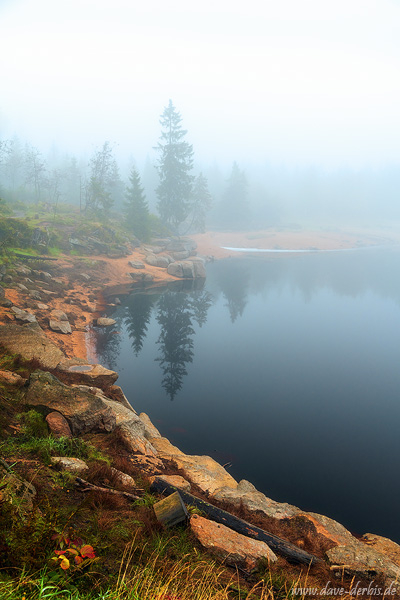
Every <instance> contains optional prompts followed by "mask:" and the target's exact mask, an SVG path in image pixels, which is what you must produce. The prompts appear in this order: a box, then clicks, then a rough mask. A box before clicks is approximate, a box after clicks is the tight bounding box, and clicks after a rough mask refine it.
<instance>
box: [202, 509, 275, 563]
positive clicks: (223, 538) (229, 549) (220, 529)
mask: <svg viewBox="0 0 400 600" xmlns="http://www.w3.org/2000/svg"><path fill="white" fill-rule="evenodd" d="M190 528H191V530H192V531H193V533H194V535H195V536H196V538H197V540H198V541H199V542H200V544H201V545H202V546H203V548H205V549H206V550H207V552H209V553H210V554H211V555H212V556H215V557H216V558H217V559H218V560H221V561H223V562H224V563H226V564H227V565H232V566H238V567H241V568H244V569H246V571H252V570H253V569H255V568H257V566H258V565H259V564H260V562H261V561H264V560H267V561H268V562H270V563H273V562H276V561H277V560H278V559H277V557H276V556H275V554H274V553H273V552H272V550H271V549H270V548H269V546H267V544H266V543H265V542H260V541H259V540H253V539H251V538H248V537H246V536H244V535H241V534H240V533H236V531H232V529H229V528H228V527H226V526H225V525H222V524H219V523H214V521H209V520H208V519H205V518H204V517H200V516H199V515H192V517H191V518H190Z"/></svg>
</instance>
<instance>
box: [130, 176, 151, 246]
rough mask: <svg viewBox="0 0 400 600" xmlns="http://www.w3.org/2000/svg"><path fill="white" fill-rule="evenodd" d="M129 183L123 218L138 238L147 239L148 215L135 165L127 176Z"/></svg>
mask: <svg viewBox="0 0 400 600" xmlns="http://www.w3.org/2000/svg"><path fill="white" fill-rule="evenodd" d="M129 181H130V183H131V185H130V187H128V188H127V190H126V195H125V198H126V202H125V206H124V208H125V218H126V225H127V227H128V229H129V230H130V231H132V232H133V233H134V234H135V235H136V237H137V238H139V240H141V241H142V242H146V241H148V239H149V238H150V215H149V207H148V204H147V201H146V196H145V193H144V189H143V187H142V184H141V181H140V176H139V173H138V172H137V170H136V169H135V167H132V171H131V174H130V177H129Z"/></svg>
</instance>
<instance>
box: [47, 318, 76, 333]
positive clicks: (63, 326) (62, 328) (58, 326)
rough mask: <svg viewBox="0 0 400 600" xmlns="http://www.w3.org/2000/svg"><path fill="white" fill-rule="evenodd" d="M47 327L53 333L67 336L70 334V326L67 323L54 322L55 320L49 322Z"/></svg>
mask: <svg viewBox="0 0 400 600" xmlns="http://www.w3.org/2000/svg"><path fill="white" fill-rule="evenodd" d="M49 327H50V329H52V330H53V331H57V332H60V333H64V334H68V333H72V329H71V325H70V324H69V322H68V321H56V320H55V319H50V320H49Z"/></svg>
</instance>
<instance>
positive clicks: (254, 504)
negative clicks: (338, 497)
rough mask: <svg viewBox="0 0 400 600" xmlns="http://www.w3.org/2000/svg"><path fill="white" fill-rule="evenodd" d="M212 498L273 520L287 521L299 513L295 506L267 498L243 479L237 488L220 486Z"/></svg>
mask: <svg viewBox="0 0 400 600" xmlns="http://www.w3.org/2000/svg"><path fill="white" fill-rule="evenodd" d="M213 497H214V498H215V499H216V500H221V501H225V502H229V503H230V504H233V506H241V505H243V506H244V507H245V508H247V509H248V510H250V511H253V512H256V511H259V512H262V513H264V514H265V515H266V516H268V517H272V518H273V519H279V520H280V519H287V518H288V517H292V516H294V515H296V514H298V513H300V512H301V511H300V509H299V508H297V507H296V506H292V505H291V504H286V503H281V502H275V500H271V498H267V497H266V496H265V495H264V494H262V493H261V492H259V491H257V489H256V488H255V487H254V486H253V485H252V484H251V483H250V482H248V481H246V480H245V479H242V480H241V481H240V482H239V484H238V485H237V486H231V485H230V486H228V487H222V486H221V487H220V489H219V490H217V491H216V492H215V493H214V494H213Z"/></svg>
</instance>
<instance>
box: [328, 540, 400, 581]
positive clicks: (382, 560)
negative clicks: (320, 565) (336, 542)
mask: <svg viewBox="0 0 400 600" xmlns="http://www.w3.org/2000/svg"><path fill="white" fill-rule="evenodd" d="M326 557H327V559H328V563H329V564H330V565H331V571H332V572H333V573H335V574H336V575H337V576H338V577H342V576H343V574H344V575H348V576H350V577H362V578H364V579H375V578H377V577H382V579H383V581H384V583H385V586H387V587H389V586H390V585H391V584H392V583H393V582H397V581H398V580H399V579H400V567H399V566H398V565H396V564H395V563H394V562H392V561H391V560H390V559H389V558H387V557H385V556H383V555H382V554H380V553H379V552H377V551H376V550H374V549H373V548H370V547H368V546H366V545H365V544H363V543H362V542H359V541H358V540H356V539H355V538H354V542H353V543H351V544H348V545H346V546H335V548H331V549H330V550H328V551H327V553H326ZM394 585H395V587H397V589H399V588H400V585H398V584H397V583H395V584H394Z"/></svg>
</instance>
